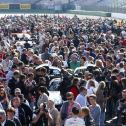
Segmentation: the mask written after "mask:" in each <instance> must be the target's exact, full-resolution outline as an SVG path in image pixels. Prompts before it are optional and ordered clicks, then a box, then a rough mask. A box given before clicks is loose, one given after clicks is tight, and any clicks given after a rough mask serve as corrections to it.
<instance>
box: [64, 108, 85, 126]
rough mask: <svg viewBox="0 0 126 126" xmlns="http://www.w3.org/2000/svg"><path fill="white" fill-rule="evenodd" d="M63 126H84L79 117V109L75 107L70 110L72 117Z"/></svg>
mask: <svg viewBox="0 0 126 126" xmlns="http://www.w3.org/2000/svg"><path fill="white" fill-rule="evenodd" d="M64 126H85V122H84V120H83V119H82V118H80V117H79V109H78V108H77V107H73V108H72V117H71V118H69V119H67V120H66V121H65V125H64Z"/></svg>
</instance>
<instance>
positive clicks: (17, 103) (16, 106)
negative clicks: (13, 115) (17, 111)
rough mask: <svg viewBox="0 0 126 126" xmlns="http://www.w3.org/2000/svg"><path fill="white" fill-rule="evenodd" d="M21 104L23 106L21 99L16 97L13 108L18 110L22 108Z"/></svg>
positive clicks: (13, 100)
mask: <svg viewBox="0 0 126 126" xmlns="http://www.w3.org/2000/svg"><path fill="white" fill-rule="evenodd" d="M20 104H21V101H20V98H19V97H14V98H13V99H12V106H13V107H14V108H18V107H19V106H20Z"/></svg>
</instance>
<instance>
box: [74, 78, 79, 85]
mask: <svg viewBox="0 0 126 126" xmlns="http://www.w3.org/2000/svg"><path fill="white" fill-rule="evenodd" d="M78 81H79V79H78V78H77V77H75V78H73V85H76V84H77V82H78Z"/></svg>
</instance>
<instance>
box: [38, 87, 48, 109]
mask: <svg viewBox="0 0 126 126" xmlns="http://www.w3.org/2000/svg"><path fill="white" fill-rule="evenodd" d="M45 89H46V88H45V87H44V86H40V87H39V88H38V93H39V98H38V100H37V107H39V106H40V104H41V103H48V95H47V94H46V93H45Z"/></svg>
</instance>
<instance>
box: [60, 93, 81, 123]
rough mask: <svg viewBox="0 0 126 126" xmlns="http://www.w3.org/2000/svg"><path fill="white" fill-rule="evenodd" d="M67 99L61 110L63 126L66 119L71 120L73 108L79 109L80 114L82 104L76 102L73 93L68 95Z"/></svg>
mask: <svg viewBox="0 0 126 126" xmlns="http://www.w3.org/2000/svg"><path fill="white" fill-rule="evenodd" d="M66 99H67V101H65V102H64V103H63V105H62V107H61V110H60V114H61V115H60V116H61V122H62V125H64V122H65V120H66V119H69V118H71V117H72V108H73V107H77V108H78V110H79V112H80V110H81V106H80V104H79V103H77V102H75V101H74V95H73V93H72V92H67V93H66Z"/></svg>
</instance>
